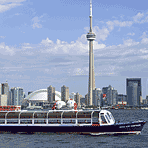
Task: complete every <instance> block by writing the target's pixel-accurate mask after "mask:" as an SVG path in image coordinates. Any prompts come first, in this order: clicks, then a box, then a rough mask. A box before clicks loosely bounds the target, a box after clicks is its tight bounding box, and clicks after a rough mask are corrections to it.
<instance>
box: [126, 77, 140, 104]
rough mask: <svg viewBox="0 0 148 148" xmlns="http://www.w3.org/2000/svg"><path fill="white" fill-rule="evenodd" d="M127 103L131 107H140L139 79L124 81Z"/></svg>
mask: <svg viewBox="0 0 148 148" xmlns="http://www.w3.org/2000/svg"><path fill="white" fill-rule="evenodd" d="M126 93H127V103H128V104H129V105H132V106H137V105H140V100H141V97H142V92H141V78H127V79H126Z"/></svg>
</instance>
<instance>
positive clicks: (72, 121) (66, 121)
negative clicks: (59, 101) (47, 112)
mask: <svg viewBox="0 0 148 148" xmlns="http://www.w3.org/2000/svg"><path fill="white" fill-rule="evenodd" d="M75 123H76V120H75V119H67V120H66V119H65V120H63V124H75Z"/></svg>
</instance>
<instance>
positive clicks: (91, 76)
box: [86, 0, 96, 105]
mask: <svg viewBox="0 0 148 148" xmlns="http://www.w3.org/2000/svg"><path fill="white" fill-rule="evenodd" d="M89 17H90V30H89V33H88V34H87V35H86V38H87V40H88V41H89V82H88V104H89V105H93V103H92V96H93V90H94V89H95V75H94V54H93V41H94V40H95V38H96V35H95V34H94V33H93V32H92V0H90V16H89Z"/></svg>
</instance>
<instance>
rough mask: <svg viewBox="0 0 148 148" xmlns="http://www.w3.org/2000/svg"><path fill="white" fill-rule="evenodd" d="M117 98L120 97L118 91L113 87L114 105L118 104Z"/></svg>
mask: <svg viewBox="0 0 148 148" xmlns="http://www.w3.org/2000/svg"><path fill="white" fill-rule="evenodd" d="M117 99H118V92H117V90H115V89H114V88H113V90H112V105H116V104H117Z"/></svg>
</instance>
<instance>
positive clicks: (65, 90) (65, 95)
mask: <svg viewBox="0 0 148 148" xmlns="http://www.w3.org/2000/svg"><path fill="white" fill-rule="evenodd" d="M68 100H69V87H66V86H65V85H63V86H62V87H61V101H64V102H66V101H68Z"/></svg>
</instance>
